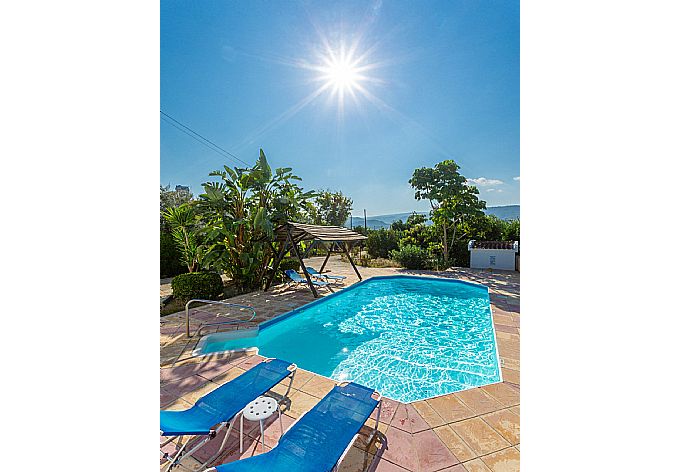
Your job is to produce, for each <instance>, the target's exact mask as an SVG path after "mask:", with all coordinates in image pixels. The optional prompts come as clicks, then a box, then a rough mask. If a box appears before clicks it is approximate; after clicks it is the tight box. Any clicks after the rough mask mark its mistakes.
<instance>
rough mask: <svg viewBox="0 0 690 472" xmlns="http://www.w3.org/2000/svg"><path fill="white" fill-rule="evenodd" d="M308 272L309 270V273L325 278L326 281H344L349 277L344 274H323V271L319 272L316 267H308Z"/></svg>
mask: <svg viewBox="0 0 690 472" xmlns="http://www.w3.org/2000/svg"><path fill="white" fill-rule="evenodd" d="M307 272H309V275H313V276H314V277H320V278H323V279H324V280H326V281H329V280H333V281H334V282H342V281H343V280H345V279H346V278H347V277H345V276H344V275H329V274H322V273H321V272H317V270H316V269H314V268H313V267H307Z"/></svg>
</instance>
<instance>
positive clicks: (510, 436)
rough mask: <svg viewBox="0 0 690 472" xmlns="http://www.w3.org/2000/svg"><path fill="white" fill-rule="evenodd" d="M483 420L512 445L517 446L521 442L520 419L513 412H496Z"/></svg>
mask: <svg viewBox="0 0 690 472" xmlns="http://www.w3.org/2000/svg"><path fill="white" fill-rule="evenodd" d="M481 418H482V419H483V420H484V421H486V422H487V423H488V425H489V426H491V427H492V428H493V429H495V430H496V431H498V432H499V433H500V434H501V436H503V437H504V438H505V439H507V440H508V442H510V444H513V445H515V444H518V443H519V442H520V417H519V416H518V415H516V414H515V413H513V412H512V411H510V410H500V411H495V412H493V413H489V414H486V415H483V416H482V417H481Z"/></svg>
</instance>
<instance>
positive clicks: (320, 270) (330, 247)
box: [319, 243, 336, 274]
mask: <svg viewBox="0 0 690 472" xmlns="http://www.w3.org/2000/svg"><path fill="white" fill-rule="evenodd" d="M334 244H336V243H331V245H330V246H328V254H326V259H325V260H324V261H323V264H321V268H320V269H319V274H321V273H323V270H324V269H325V268H326V262H328V258H329V257H331V252H332V251H333V245H334Z"/></svg>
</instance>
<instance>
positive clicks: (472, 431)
mask: <svg viewBox="0 0 690 472" xmlns="http://www.w3.org/2000/svg"><path fill="white" fill-rule="evenodd" d="M450 427H451V428H452V429H453V431H455V432H456V433H457V434H458V436H460V437H461V438H462V439H463V440H464V441H465V442H466V443H467V444H468V445H469V446H470V448H472V450H473V451H474V452H475V453H476V454H477V455H478V456H482V455H484V454H489V453H492V452H495V451H497V450H499V449H503V448H505V447H508V446H510V443H509V442H508V441H506V440H505V439H504V438H503V437H502V436H501V435H500V434H498V433H497V432H496V431H494V430H493V429H491V427H490V426H489V425H488V424H486V423H485V422H484V421H483V420H482V419H481V418H470V419H469V420H464V421H460V422H458V423H453V424H451V425H450Z"/></svg>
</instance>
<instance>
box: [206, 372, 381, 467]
mask: <svg viewBox="0 0 690 472" xmlns="http://www.w3.org/2000/svg"><path fill="white" fill-rule="evenodd" d="M377 406H378V407H379V408H378V412H377V414H376V426H375V427H374V430H373V432H372V434H371V435H370V436H369V438H368V439H367V442H368V444H371V441H372V440H373V439H374V437H375V435H376V433H377V432H378V426H379V416H380V414H381V395H380V394H379V393H378V392H375V391H374V390H372V389H370V388H367V387H364V386H362V385H359V384H356V383H346V384H341V385H336V386H335V387H333V389H332V390H331V391H330V392H329V393H328V395H326V396H325V397H324V398H323V399H322V400H321V401H320V402H319V403H317V404H316V406H314V408H312V409H311V410H309V411H308V412H306V413H305V414H304V415H302V417H301V418H300V419H298V420H297V421H296V422H295V423H293V424H292V426H291V427H290V428H289V429H288V430H287V431H286V432H285V434H284V435H283V437H282V438H281V439H280V441H279V442H278V445H277V446H276V447H274V448H273V449H271V450H270V451H268V452H266V453H264V454H260V455H258V456H254V457H250V458H247V459H242V460H238V461H235V462H229V463H227V464H223V465H218V466H216V467H212V468H210V469H207V470H206V472H211V471H216V472H262V471H270V472H297V471H299V472H327V471H330V470H332V469H334V468H336V467H337V466H338V465H339V464H340V461H341V460H342V458H343V457H344V456H345V454H346V453H347V451H348V450H349V449H350V447H351V446H352V444H353V443H354V442H355V439H356V437H357V433H358V432H359V430H360V429H361V428H362V426H364V423H365V422H366V421H367V419H368V418H369V416H370V415H371V413H372V412H373V411H374V408H376V407H377Z"/></svg>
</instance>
